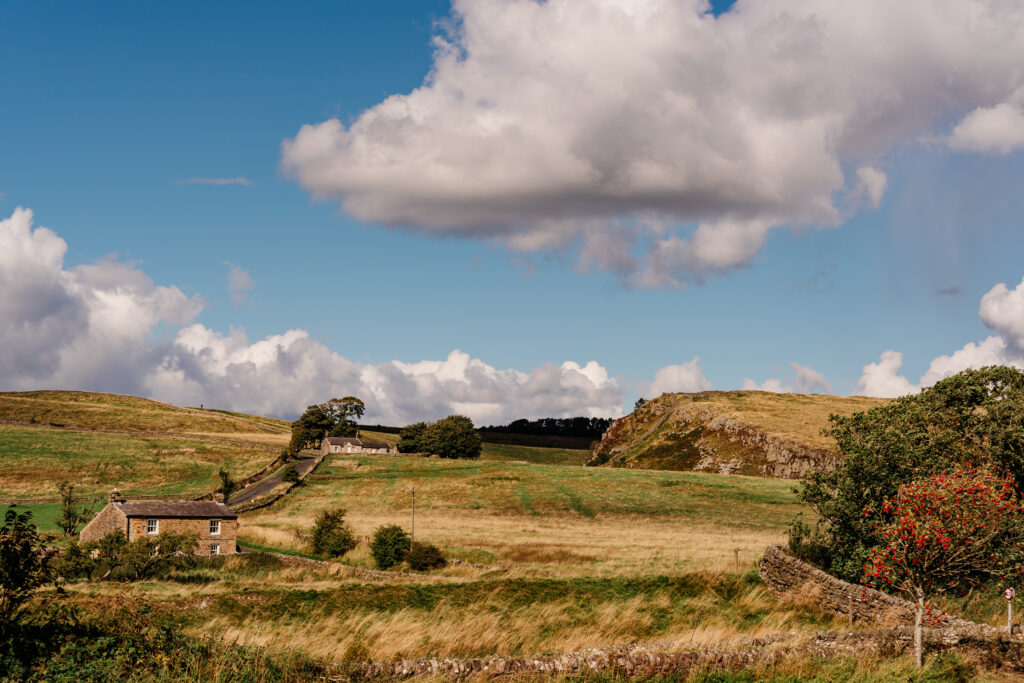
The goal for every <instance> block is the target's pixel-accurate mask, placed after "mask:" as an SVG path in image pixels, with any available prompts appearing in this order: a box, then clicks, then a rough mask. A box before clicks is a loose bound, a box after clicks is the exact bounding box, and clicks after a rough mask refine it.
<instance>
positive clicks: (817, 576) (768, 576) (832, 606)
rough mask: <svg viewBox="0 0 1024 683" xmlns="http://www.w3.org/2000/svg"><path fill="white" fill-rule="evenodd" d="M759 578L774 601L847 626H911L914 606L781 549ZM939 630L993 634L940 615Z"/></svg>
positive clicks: (765, 561)
mask: <svg viewBox="0 0 1024 683" xmlns="http://www.w3.org/2000/svg"><path fill="white" fill-rule="evenodd" d="M761 578H762V579H763V580H764V582H765V583H766V584H767V585H768V589H769V590H771V592H772V593H773V594H774V595H776V596H777V597H784V596H788V597H796V596H798V597H799V599H800V600H805V601H810V602H813V603H814V604H816V605H817V606H818V607H820V608H821V609H824V610H826V611H829V612H832V613H834V614H838V615H840V616H845V617H847V618H848V619H849V620H850V622H851V623H852V622H854V621H869V622H874V623H877V624H882V625H887V626H895V625H899V624H913V623H914V612H915V610H916V607H915V605H914V603H912V602H910V601H908V600H903V599H901V598H898V597H896V596H893V595H889V594H887V593H883V592H881V591H878V590H875V589H873V588H867V587H865V586H858V585H856V584H852V583H848V582H846V581H843V580H842V579H837V578H836V577H834V576H832V575H831V574H827V573H825V572H823V571H821V570H820V569H818V568H817V567H815V566H813V565H811V564H808V563H807V562H804V561H802V560H798V559H797V558H795V557H793V556H792V555H790V554H789V553H787V552H786V551H785V550H783V549H782V547H781V546H777V545H773V546H770V547H769V548H768V549H767V550H766V551H765V553H764V557H763V558H762V559H761ZM939 624H940V625H941V626H945V627H949V628H956V629H958V630H967V631H971V630H979V632H987V631H991V630H993V629H992V627H990V626H983V625H981V624H976V623H974V622H972V621H965V620H963V619H958V618H956V617H953V616H950V615H942V618H941V619H940V622H939Z"/></svg>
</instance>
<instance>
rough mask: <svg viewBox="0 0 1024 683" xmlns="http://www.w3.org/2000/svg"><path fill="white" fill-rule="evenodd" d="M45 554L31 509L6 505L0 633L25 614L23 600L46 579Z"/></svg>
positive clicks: (0, 539)
mask: <svg viewBox="0 0 1024 683" xmlns="http://www.w3.org/2000/svg"><path fill="white" fill-rule="evenodd" d="M47 574H48V572H47V566H46V557H45V555H44V553H43V543H42V541H41V540H40V539H39V533H38V531H37V530H36V525H35V524H34V523H33V522H32V513H31V512H30V511H25V512H21V513H19V512H18V511H17V510H15V509H14V508H13V507H9V508H7V513H6V515H5V516H4V524H3V526H2V527H0V636H7V635H10V634H11V633H12V632H13V631H14V630H15V629H17V627H18V624H19V623H20V622H21V620H22V619H23V618H24V617H25V616H26V614H27V610H26V608H25V606H24V605H25V603H26V602H27V601H28V599H29V597H31V595H32V591H34V590H35V589H36V588H38V587H39V586H41V585H43V583H44V582H45V581H46V579H47Z"/></svg>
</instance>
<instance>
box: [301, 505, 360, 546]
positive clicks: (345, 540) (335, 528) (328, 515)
mask: <svg viewBox="0 0 1024 683" xmlns="http://www.w3.org/2000/svg"><path fill="white" fill-rule="evenodd" d="M310 545H311V546H312V548H313V552H314V553H316V554H317V555H325V556H327V557H341V556H342V555H344V554H345V553H347V552H348V551H350V550H352V548H355V547H356V538H355V536H354V535H353V534H352V530H351V529H350V528H349V527H348V524H346V523H345V510H344V509H343V508H334V509H332V510H321V511H320V513H319V514H318V515H317V516H316V521H315V522H313V531H312V533H311V538H310Z"/></svg>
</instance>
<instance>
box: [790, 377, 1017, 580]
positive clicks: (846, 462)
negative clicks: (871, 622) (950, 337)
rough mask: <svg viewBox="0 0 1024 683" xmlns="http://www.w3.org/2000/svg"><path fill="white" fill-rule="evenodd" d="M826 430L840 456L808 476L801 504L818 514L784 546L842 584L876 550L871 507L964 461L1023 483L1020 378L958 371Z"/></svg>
mask: <svg viewBox="0 0 1024 683" xmlns="http://www.w3.org/2000/svg"><path fill="white" fill-rule="evenodd" d="M829 419H830V423H831V426H830V428H829V429H828V430H826V431H827V433H828V434H829V435H830V436H832V437H833V438H834V439H835V440H836V443H837V444H838V446H839V450H840V452H841V453H842V455H843V459H842V461H841V463H840V464H839V466H838V467H836V469H835V470H833V471H831V472H826V473H819V474H813V475H811V476H810V477H808V478H807V479H806V480H805V482H804V484H803V485H802V486H801V488H800V490H799V497H800V499H801V500H803V501H804V502H806V503H808V504H810V505H811V506H812V507H813V508H814V510H815V511H816V512H817V513H818V516H819V520H818V522H817V525H816V527H815V528H814V529H813V530H812V529H809V528H808V527H807V526H805V525H803V524H800V523H797V524H795V525H794V526H793V528H792V529H791V534H790V547H791V549H792V550H793V551H794V552H796V553H797V554H798V555H801V556H803V557H805V558H806V559H810V560H812V561H814V562H816V563H817V564H818V565H819V566H821V567H822V568H823V569H825V570H827V571H830V572H831V573H833V574H835V575H837V576H840V577H842V578H844V579H847V580H856V579H857V578H858V577H859V575H860V572H861V568H862V567H863V565H864V562H865V561H866V560H867V557H868V552H869V550H870V548H871V547H872V546H873V545H874V526H875V524H876V523H878V520H877V518H875V517H874V516H872V515H864V514H863V513H864V510H866V509H867V510H876V511H877V510H879V509H881V506H882V504H883V503H884V502H885V501H886V500H889V499H892V498H893V497H894V496H895V495H896V493H897V491H898V490H899V487H900V486H901V485H903V484H908V483H910V482H912V481H915V480H920V479H924V478H926V477H929V476H931V475H933V474H939V473H942V472H949V471H951V470H952V469H954V468H956V467H957V466H958V465H962V464H964V463H967V462H972V463H975V464H977V465H983V466H987V467H989V468H991V469H992V470H993V471H994V472H996V473H997V474H999V475H1009V476H1010V477H1012V478H1013V480H1014V482H1015V483H1016V486H1017V487H1018V488H1019V487H1020V486H1021V485H1022V483H1024V372H1021V371H1020V370H1017V369H1015V368H1009V367H1002V366H993V367H986V368H982V369H980V370H966V371H964V372H961V373H959V374H957V375H954V376H953V377H949V378H947V379H944V380H942V381H940V382H938V383H936V384H935V385H934V386H932V387H930V388H928V389H925V390H924V391H922V392H921V393H919V394H916V395H912V396H905V397H903V398H899V399H896V400H894V401H892V402H890V403H887V404H885V405H882V406H878V407H876V408H872V409H871V410H868V411H865V412H861V413H856V414H854V415H851V416H848V417H842V416H838V415H833V416H831V417H830V418H829Z"/></svg>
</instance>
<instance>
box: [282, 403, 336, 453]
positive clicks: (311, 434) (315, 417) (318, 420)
mask: <svg viewBox="0 0 1024 683" xmlns="http://www.w3.org/2000/svg"><path fill="white" fill-rule="evenodd" d="M334 423H335V420H334V418H333V417H331V415H329V414H328V413H327V411H326V410H324V407H323V406H322V405H315V406H307V407H306V412H304V413H302V415H300V416H299V419H298V420H296V421H295V422H293V423H292V441H293V442H294V443H296V444H299V450H301V449H303V448H305V447H306V446H307V445H309V444H313V448H319V447H320V442H321V441H323V438H324V435H325V434H327V432H329V431H330V429H331V427H333V426H334Z"/></svg>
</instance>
